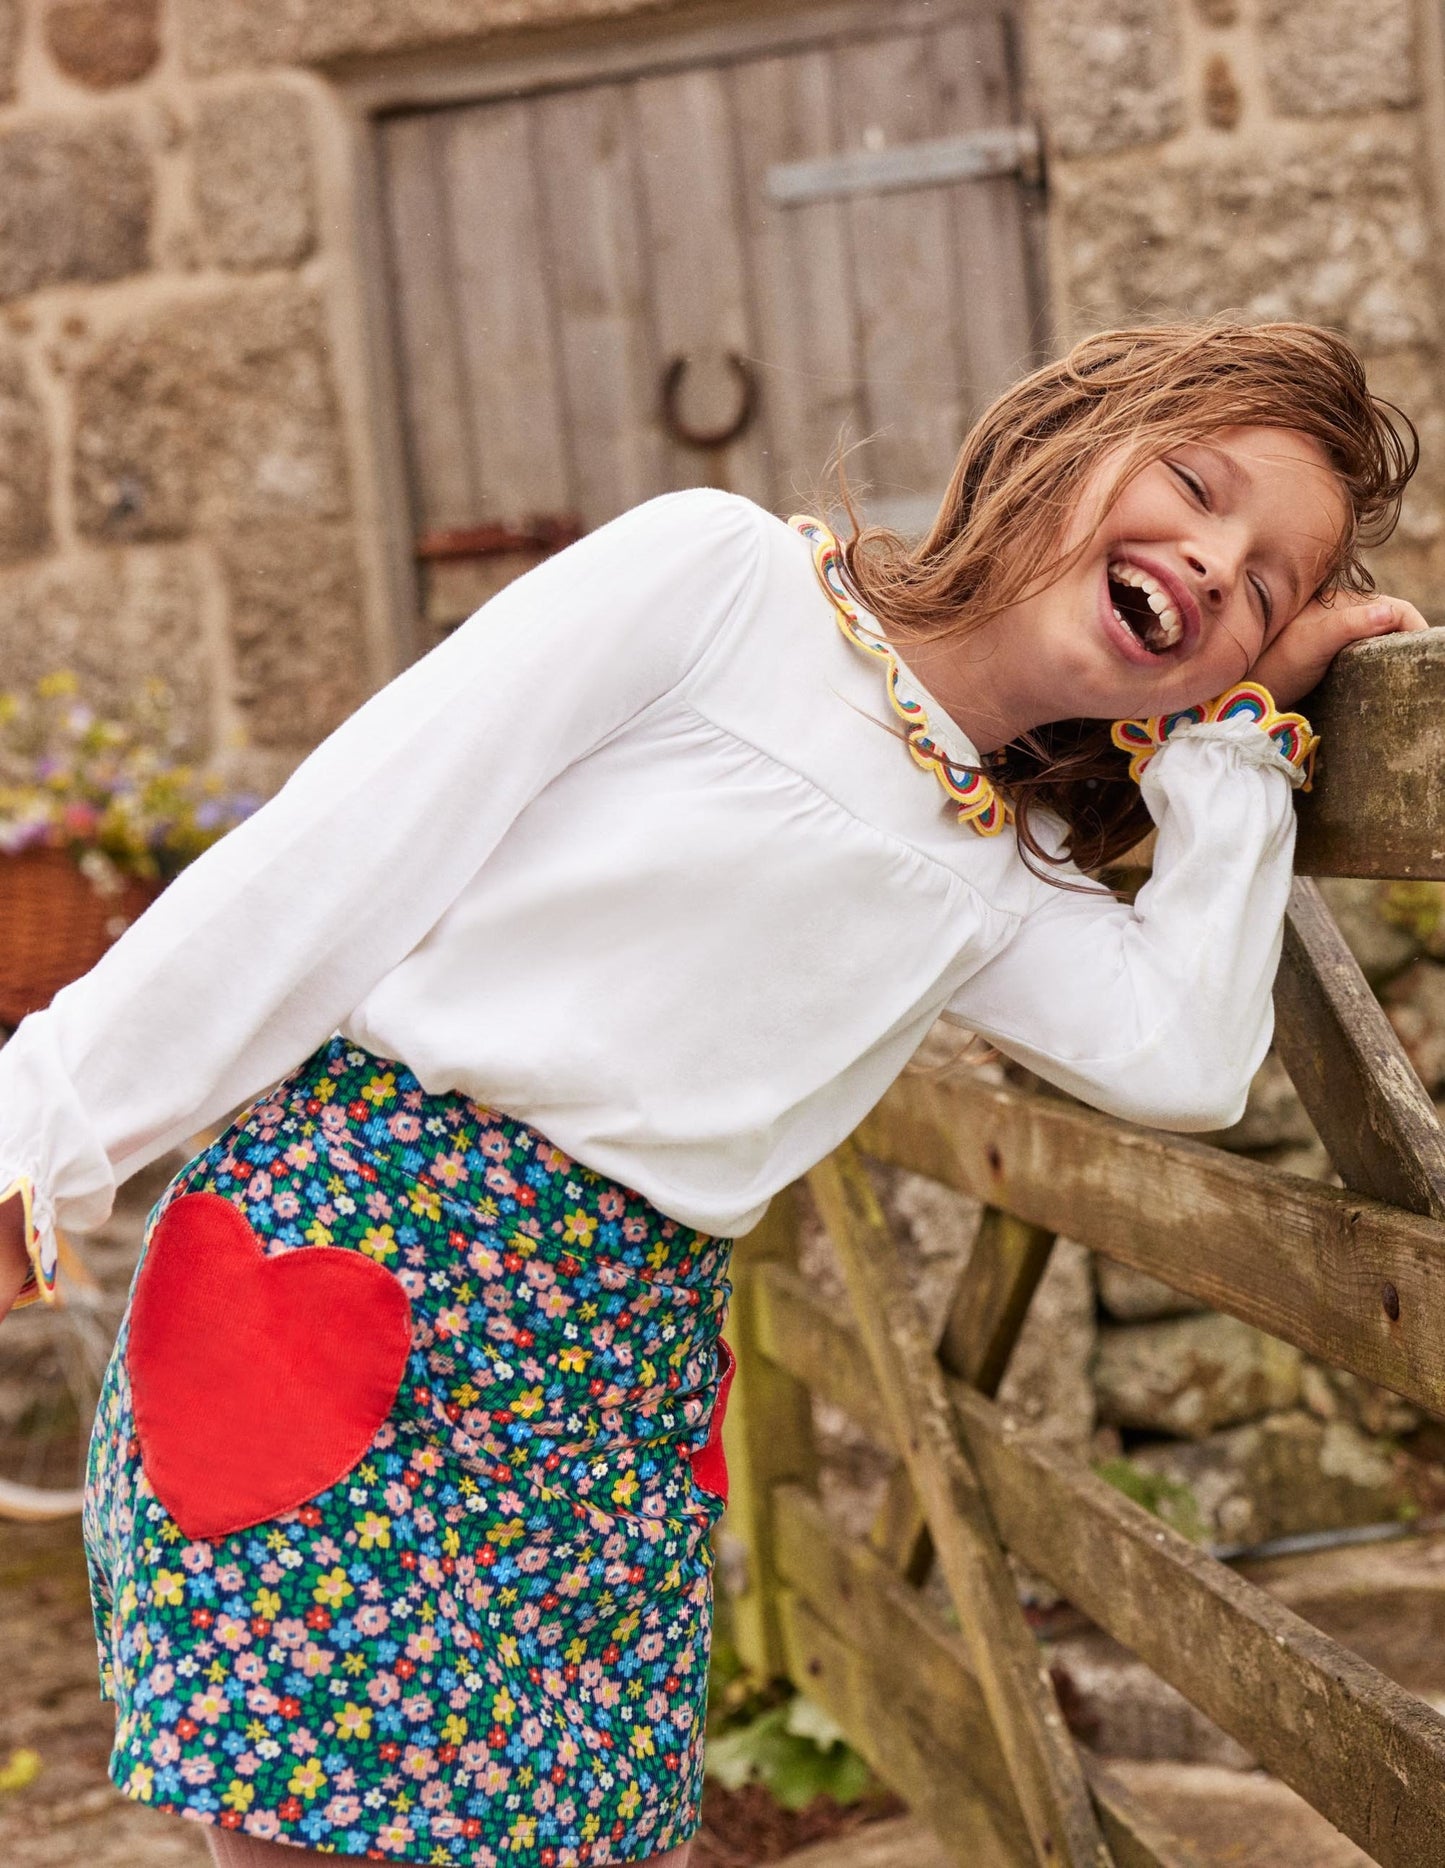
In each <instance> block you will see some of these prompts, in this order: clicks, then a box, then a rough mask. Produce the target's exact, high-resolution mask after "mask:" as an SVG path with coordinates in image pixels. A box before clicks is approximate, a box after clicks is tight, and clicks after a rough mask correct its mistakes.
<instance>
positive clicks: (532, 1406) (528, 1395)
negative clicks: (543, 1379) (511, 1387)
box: [512, 1388, 544, 1420]
mask: <svg viewBox="0 0 1445 1868" xmlns="http://www.w3.org/2000/svg"><path fill="white" fill-rule="evenodd" d="M543 1406H544V1403H543V1400H542V1390H541V1389H540V1388H524V1389H523V1390H522V1392H521V1394H519V1395H518V1396H517V1398H516V1400H515V1401H514V1402H513V1403H512V1412H513V1413H514V1414H520V1415H521V1417H522V1419H523V1420H530V1419H531V1418H532V1416H533V1415H534V1414H540V1413H541V1412H542V1408H543Z"/></svg>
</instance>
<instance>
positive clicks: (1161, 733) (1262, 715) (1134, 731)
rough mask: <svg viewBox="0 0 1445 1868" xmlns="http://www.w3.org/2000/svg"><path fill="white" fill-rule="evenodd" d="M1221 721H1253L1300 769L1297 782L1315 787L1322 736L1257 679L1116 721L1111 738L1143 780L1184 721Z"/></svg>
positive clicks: (1131, 771)
mask: <svg viewBox="0 0 1445 1868" xmlns="http://www.w3.org/2000/svg"><path fill="white" fill-rule="evenodd" d="M1221 720H1248V721H1251V722H1252V723H1253V724H1254V725H1255V726H1257V727H1258V728H1259V729H1260V731H1261V732H1262V733H1264V734H1265V735H1266V736H1267V737H1268V738H1269V739H1270V740H1271V741H1272V742H1273V744H1274V749H1275V751H1276V752H1277V753H1278V754H1279V755H1280V757H1281V758H1282V759H1283V760H1284V761H1285V762H1286V763H1287V764H1289V765H1292V766H1293V767H1294V769H1295V771H1296V772H1297V773H1298V774H1299V777H1298V778H1297V779H1296V780H1295V781H1294V782H1295V783H1296V784H1298V785H1299V786H1300V787H1301V789H1302V790H1304V791H1308V790H1309V788H1310V785H1311V783H1312V782H1313V778H1314V766H1315V752H1316V749H1317V748H1318V746H1319V743H1320V742H1319V735H1318V734H1317V733H1315V732H1314V731H1313V730H1312V728H1311V726H1310V723H1309V721H1308V720H1306V719H1305V717H1304V715H1303V714H1302V713H1281V712H1280V711H1279V710H1278V708H1276V706H1275V704H1274V696H1273V695H1272V694H1271V693H1270V691H1269V689H1268V688H1266V687H1261V686H1260V684H1259V683H1258V682H1257V681H1241V682H1240V683H1239V684H1238V686H1237V687H1232V688H1227V689H1226V690H1225V692H1224V693H1223V694H1221V695H1220V696H1219V697H1218V699H1217V700H1212V701H1200V702H1199V703H1198V704H1197V705H1196V706H1193V707H1181V708H1180V709H1179V711H1178V712H1177V713H1161V714H1155V715H1154V716H1153V718H1152V719H1148V720H1116V721H1115V722H1114V725H1113V728H1112V730H1111V732H1110V738H1111V739H1112V740H1113V742H1114V744H1115V745H1116V746H1117V747H1118V748H1119V750H1120V751H1121V752H1127V753H1128V754H1129V776H1130V778H1132V779H1133V780H1134V782H1135V783H1136V784H1137V783H1138V781H1139V778H1140V776H1141V775H1142V773H1143V771H1144V768H1145V766H1147V765H1148V763H1149V761H1150V760H1151V759H1152V758H1153V757H1154V755H1155V754H1156V753H1157V752H1158V751H1159V749H1160V748H1161V747H1162V746H1163V745H1164V744H1165V742H1166V741H1167V740H1168V738H1169V736H1170V734H1171V733H1174V732H1177V731H1178V729H1179V728H1180V727H1183V726H1209V725H1213V724H1215V723H1217V722H1218V721H1221Z"/></svg>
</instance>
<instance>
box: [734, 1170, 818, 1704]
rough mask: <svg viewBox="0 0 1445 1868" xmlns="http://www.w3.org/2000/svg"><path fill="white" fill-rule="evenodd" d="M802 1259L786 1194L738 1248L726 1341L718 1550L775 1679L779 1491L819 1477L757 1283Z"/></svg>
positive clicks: (755, 1661)
mask: <svg viewBox="0 0 1445 1868" xmlns="http://www.w3.org/2000/svg"><path fill="white" fill-rule="evenodd" d="M797 1262H798V1193H797V1190H796V1189H795V1188H791V1187H790V1188H787V1189H786V1190H785V1191H784V1192H782V1193H780V1194H779V1195H778V1196H777V1198H776V1199H775V1200H774V1201H773V1203H772V1205H771V1206H770V1207H769V1208H768V1211H767V1214H766V1216H765V1217H764V1219H763V1220H762V1223H761V1224H760V1225H759V1226H758V1227H757V1228H756V1229H755V1230H754V1231H753V1232H750V1233H749V1234H748V1235H747V1236H746V1237H745V1238H742V1239H739V1240H738V1242H737V1244H736V1246H735V1247H734V1249H733V1297H732V1304H731V1307H730V1309H729V1311H728V1325H727V1335H728V1341H729V1342H730V1343H731V1345H732V1349H733V1354H734V1355H735V1356H736V1357H737V1364H738V1366H737V1374H736V1376H735V1377H734V1379H733V1390H732V1398H731V1401H730V1404H729V1406H728V1412H727V1419H726V1421H725V1422H724V1425H723V1445H724V1447H725V1449H726V1452H727V1459H728V1474H729V1481H730V1496H729V1500H728V1508H727V1515H726V1516H725V1517H724V1519H723V1522H722V1527H721V1529H720V1531H719V1540H718V1550H719V1560H720V1564H721V1568H722V1572H723V1581H724V1583H725V1585H726V1587H727V1592H728V1597H729V1602H730V1606H731V1612H732V1617H733V1629H734V1638H735V1640H736V1642H737V1648H738V1653H739V1655H740V1656H741V1658H742V1660H743V1662H744V1664H745V1665H746V1666H748V1667H749V1668H751V1669H752V1671H753V1672H754V1673H758V1674H762V1675H764V1676H767V1677H771V1676H773V1675H775V1674H784V1673H786V1672H787V1665H786V1662H785V1659H784V1653H783V1643H782V1634H781V1630H780V1626H779V1619H778V1597H779V1589H780V1584H779V1580H778V1573H777V1562H776V1525H775V1522H774V1513H773V1488H774V1487H775V1486H779V1485H783V1484H787V1483H789V1482H792V1483H800V1484H803V1485H806V1486H808V1487H810V1488H811V1486H812V1485H813V1482H814V1478H815V1476H816V1472H817V1457H816V1454H815V1452H814V1447H813V1416H812V1404H811V1402H810V1400H809V1397H808V1390H807V1389H806V1387H804V1385H803V1383H802V1382H800V1381H798V1380H797V1379H796V1378H795V1377H794V1376H792V1375H789V1374H788V1373H787V1372H786V1370H784V1369H781V1368H779V1367H778V1365H777V1364H776V1363H774V1362H770V1361H768V1360H767V1358H766V1357H765V1356H764V1355H763V1353H762V1350H761V1347H760V1344H759V1341H758V1296H757V1278H758V1274H759V1272H760V1271H761V1269H762V1268H763V1267H764V1266H766V1265H782V1266H785V1267H787V1268H788V1269H789V1270H792V1269H793V1268H794V1267H795V1266H796V1265H797Z"/></svg>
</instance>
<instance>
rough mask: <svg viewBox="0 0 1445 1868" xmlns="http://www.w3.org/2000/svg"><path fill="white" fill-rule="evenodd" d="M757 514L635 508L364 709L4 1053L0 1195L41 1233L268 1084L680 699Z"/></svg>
mask: <svg viewBox="0 0 1445 1868" xmlns="http://www.w3.org/2000/svg"><path fill="white" fill-rule="evenodd" d="M758 519H759V515H758V513H757V512H756V509H755V508H753V507H751V506H750V505H749V504H748V503H747V502H745V501H743V500H739V499H735V498H732V497H730V496H728V495H726V494H718V493H714V492H709V491H695V492H687V493H679V494H671V495H667V496H664V497H663V498H661V499H657V500H653V501H650V502H649V503H648V504H647V505H645V506H643V507H639V508H638V509H636V510H635V511H633V512H631V513H628V514H627V515H625V516H624V517H623V518H621V519H618V520H616V521H614V522H613V523H612V524H610V525H608V526H605V527H603V528H601V529H600V530H599V531H597V532H594V533H593V534H591V535H590V536H589V537H587V538H586V539H584V540H583V541H582V542H581V543H579V544H577V545H574V546H573V547H571V548H570V549H569V550H567V551H565V552H563V553H561V554H560V555H558V556H557V557H555V558H553V559H551V560H549V561H548V562H546V563H545V564H543V565H541V566H540V567H538V568H537V569H536V570H534V571H532V572H530V573H528V574H527V575H526V576H525V577H523V578H521V579H519V580H518V581H517V582H516V583H514V584H512V585H510V586H509V587H508V588H507V589H506V590H504V591H503V592H502V593H501V594H500V595H499V596H497V597H496V598H494V599H493V600H492V601H491V602H490V603H489V604H487V605H486V606H485V608H484V609H483V610H481V611H479V612H478V614H477V615H476V616H474V617H473V618H472V619H471V620H470V621H469V622H468V623H466V624H464V625H463V626H462V627H461V628H460V629H459V630H458V631H457V632H456V633H455V634H454V635H453V636H451V637H450V638H448V639H447V641H445V642H444V643H443V644H442V645H441V646H440V647H438V648H437V649H435V650H434V651H433V652H432V653H431V654H430V655H428V656H426V657H425V658H424V659H423V660H422V661H420V662H418V663H417V664H415V665H414V666H413V667H412V668H410V669H408V670H407V671H406V672H405V673H404V674H402V675H401V676H399V677H398V678H397V679H396V680H395V681H393V682H392V683H391V684H390V685H389V686H387V687H386V688H384V689H383V690H382V691H381V692H380V693H378V694H377V695H376V696H375V697H374V698H373V699H372V700H370V701H369V702H368V703H367V704H366V705H365V706H363V707H362V708H361V709H360V710H359V711H358V712H357V713H356V714H354V715H353V716H352V717H351V718H350V719H349V720H348V721H347V722H346V723H345V724H344V725H343V726H342V727H341V728H340V729H339V730H338V731H337V732H336V733H334V734H333V735H332V736H331V737H330V738H329V739H328V740H327V741H326V742H325V743H324V744H323V745H322V746H320V747H319V748H318V749H317V750H316V751H315V752H314V753H313V754H312V755H311V756H310V757H309V758H308V759H307V760H306V761H305V762H304V763H303V764H302V765H301V766H300V767H299V768H298V770H297V771H296V773H295V774H294V776H293V777H292V778H291V779H290V781H289V782H288V783H287V784H286V786H285V787H284V788H283V789H282V790H281V791H280V792H279V793H278V794H277V796H276V797H275V798H274V799H272V800H271V802H270V803H269V804H267V805H266V806H265V808H264V809H262V810H261V811H259V812H258V813H257V814H256V815H255V816H254V817H253V818H251V819H250V820H249V821H248V822H247V823H245V824H243V825H241V826H240V827H239V828H238V829H236V830H235V831H233V832H232V833H231V834H230V835H229V836H228V837H227V838H226V839H225V840H224V841H223V842H222V843H220V844H218V845H217V846H216V847H215V848H214V849H213V850H211V851H209V852H208V853H207V854H206V855H205V856H204V857H203V858H202V859H201V860H200V861H199V862H197V863H195V864H194V865H193V866H192V867H191V868H190V869H188V870H187V871H186V872H185V873H184V874H182V875H181V876H180V877H179V878H178V879H177V880H176V881H175V882H174V883H172V884H171V886H170V887H169V888H168V889H167V890H166V891H165V892H164V894H163V895H162V896H161V897H160V899H159V900H158V901H157V902H156V903H155V905H154V906H153V907H152V908H151V909H149V910H148V912H147V913H146V914H145V915H144V916H143V917H142V918H141V919H140V921H138V922H137V923H136V925H135V926H134V927H133V928H131V929H130V930H129V931H128V932H127V933H126V934H125V935H124V936H123V938H122V939H121V940H120V941H119V942H118V943H117V944H116V945H115V946H114V947H113V948H112V949H111V951H110V952H109V953H108V954H107V955H106V957H105V958H104V959H103V960H102V961H101V962H100V963H99V965H97V966H96V967H95V968H94V969H93V970H92V971H91V972H90V973H89V974H87V975H86V977H85V978H84V979H82V980H80V981H78V982H77V983H76V984H75V985H73V986H70V987H67V988H66V989H65V991H63V992H62V993H61V994H59V996H58V997H57V998H56V1000H55V1002H54V1004H53V1005H52V1006H51V1007H50V1008H49V1010H47V1011H45V1012H43V1013H39V1014H36V1015H34V1016H32V1017H30V1018H28V1019H26V1020H25V1021H24V1022H23V1024H22V1025H21V1026H20V1027H19V1029H18V1030H17V1031H16V1033H15V1034H14V1036H13V1037H12V1038H11V1040H10V1042H9V1043H8V1044H7V1045H6V1046H5V1047H4V1049H3V1050H0V1188H11V1187H13V1186H14V1185H16V1184H17V1183H20V1184H22V1185H23V1186H25V1187H27V1188H28V1191H29V1194H30V1197H31V1200H32V1203H33V1226H32V1258H33V1259H34V1260H35V1261H36V1268H37V1270H38V1272H39V1274H40V1283H41V1286H42V1289H43V1290H45V1291H46V1293H47V1294H48V1289H49V1287H50V1285H51V1284H52V1283H53V1277H54V1262H55V1246H54V1229H55V1227H56V1225H57V1224H59V1225H62V1226H65V1225H69V1226H74V1227H76V1228H78V1229H80V1230H85V1229H86V1228H88V1227H91V1226H95V1225H98V1224H99V1223H100V1222H101V1221H102V1220H104V1218H105V1217H106V1215H107V1214H108V1213H109V1211H110V1208H111V1204H112V1201H113V1198H114V1193H115V1189H116V1186H117V1184H118V1183H119V1182H121V1181H123V1180H124V1179H125V1178H126V1177H127V1176H128V1175H130V1174H132V1173H134V1172H135V1171H136V1170H137V1169H138V1168H140V1167H141V1166H143V1165H144V1164H145V1163H146V1162H147V1161H149V1160H152V1159H154V1158H155V1157H156V1156H157V1155H159V1154H160V1153H162V1152H163V1151H164V1150H165V1149H166V1148H167V1147H168V1146H172V1145H174V1143H175V1142H177V1141H179V1140H182V1139H184V1137H185V1136H187V1135H188V1134H191V1133H193V1132H194V1131H195V1129H196V1128H198V1127H200V1126H202V1125H203V1124H204V1123H206V1122H207V1121H210V1120H212V1119H214V1118H215V1117H216V1116H218V1115H221V1114H224V1113H225V1112H226V1111H228V1110H230V1109H232V1108H233V1107H235V1106H236V1105H237V1104H239V1103H241V1102H243V1101H245V1100H246V1099H248V1098H249V1097H251V1096H253V1095H255V1094H256V1093H257V1092H258V1091H259V1090H261V1089H263V1088H264V1087H266V1085H268V1084H269V1083H271V1082H273V1081H274V1080H276V1079H277V1078H278V1077H280V1076H282V1075H284V1074H285V1073H286V1071H288V1070H289V1069H291V1068H293V1067H294V1066H295V1064H296V1063H297V1062H298V1061H299V1060H300V1059H301V1058H302V1057H304V1056H306V1055H307V1054H308V1053H309V1052H310V1051H311V1050H312V1049H314V1048H315V1046H316V1045H318V1044H319V1043H321V1042H322V1041H323V1040H324V1039H325V1038H326V1037H327V1036H328V1035H329V1034H330V1033H331V1032H332V1031H333V1030H334V1029H335V1028H336V1027H337V1025H338V1024H340V1023H341V1022H343V1021H344V1020H345V1018H346V1017H347V1015H348V1014H349V1013H350V1012H351V1010H352V1009H353V1008H354V1007H355V1006H356V1005H357V1004H358V1003H359V1002H360V1001H361V1000H362V998H363V997H364V996H365V994H366V993H367V992H368V991H369V990H370V989H371V987H372V986H373V985H374V984H375V983H376V982H377V981H378V980H380V979H382V978H383V977H384V976H385V975H386V974H387V973H388V972H389V971H390V969H392V968H393V967H394V966H395V965H397V963H398V962H399V961H401V960H402V959H403V958H404V957H405V956H406V955H407V954H408V953H409V952H410V951H411V950H412V949H413V948H414V947H415V946H416V945H417V943H418V942H420V941H421V940H422V938H423V937H424V936H425V935H426V934H427V932H428V931H429V930H430V929H431V928H432V927H433V926H434V924H435V923H436V922H437V920H438V919H439V917H440V916H441V915H442V914H443V913H444V912H445V911H446V909H447V908H448V906H449V905H450V904H451V903H452V902H453V901H454V899H455V898H456V897H457V896H458V895H459V893H460V892H461V891H462V890H463V888H464V887H465V886H466V884H467V882H468V881H469V879H470V878H471V877H473V876H474V875H475V874H476V872H477V871H478V869H479V868H480V867H481V866H482V865H483V864H484V863H485V862H486V861H487V859H488V856H489V855H490V853H491V852H492V851H493V850H494V848H495V847H496V845H497V844H498V842H499V841H500V839H501V838H502V836H503V835H504V834H505V833H506V831H507V829H508V828H509V826H510V825H511V824H512V823H513V822H514V820H515V819H516V817H517V816H518V814H519V813H520V812H521V811H522V810H524V809H525V807H526V806H527V805H528V804H529V803H530V802H531V801H532V800H533V799H535V798H536V797H537V796H538V794H539V793H540V792H541V791H542V790H543V789H544V788H545V787H546V786H547V784H548V783H549V781H550V780H552V779H553V778H555V777H556V775H557V774H558V773H559V772H560V771H561V770H562V769H563V768H564V767H566V766H569V765H572V764H575V763H576V762H578V761H581V760H583V759H585V758H586V757H587V755H588V754H589V753H590V752H592V751H593V750H594V749H596V748H598V747H599V746H601V745H602V744H604V743H605V742H606V741H607V740H608V738H609V737H610V736H612V735H614V734H616V733H617V732H618V731H619V730H620V729H622V728H623V727H624V726H625V725H626V724H627V723H628V722H629V721H630V720H632V719H634V718H635V717H637V716H638V715H639V714H641V713H642V712H643V711H644V710H646V709H647V708H648V707H649V705H650V704H651V703H653V702H654V701H656V700H657V699H659V698H660V697H662V696H663V695H665V694H667V693H669V692H670V691H671V690H672V689H673V688H674V687H676V686H677V685H678V684H679V683H680V682H682V681H683V680H684V679H685V677H686V675H687V673H688V671H689V669H690V668H691V667H692V666H693V665H694V664H695V663H696V662H697V661H698V659H699V658H700V657H701V655H702V654H703V652H704V651H705V649H706V647H707V645H708V644H709V642H710V641H711V640H712V639H713V638H714V637H715V636H716V635H717V634H718V632H719V631H720V630H721V629H722V628H723V627H724V626H725V624H726V622H727V620H728V618H729V616H730V615H731V614H732V613H733V611H734V609H735V607H736V606H737V605H738V604H739V603H740V601H741V599H742V597H743V594H744V593H745V591H746V589H747V588H748V584H749V580H750V578H751V577H752V575H753V574H754V571H755V567H756V565H757V563H758V561H759V556H760V550H759V530H758Z"/></svg>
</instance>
